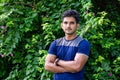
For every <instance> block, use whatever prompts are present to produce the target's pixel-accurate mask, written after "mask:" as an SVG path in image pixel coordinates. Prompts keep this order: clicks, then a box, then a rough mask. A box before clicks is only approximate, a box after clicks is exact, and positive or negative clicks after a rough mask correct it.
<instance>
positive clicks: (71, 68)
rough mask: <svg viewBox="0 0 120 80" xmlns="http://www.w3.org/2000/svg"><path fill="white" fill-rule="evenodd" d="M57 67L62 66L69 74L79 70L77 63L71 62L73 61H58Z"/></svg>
mask: <svg viewBox="0 0 120 80" xmlns="http://www.w3.org/2000/svg"><path fill="white" fill-rule="evenodd" d="M58 65H59V66H62V67H63V68H64V69H65V70H66V71H68V72H71V73H75V72H78V71H79V70H80V69H78V68H80V67H79V66H78V65H77V63H76V62H75V61H74V60H73V61H64V60H59V62H58Z"/></svg>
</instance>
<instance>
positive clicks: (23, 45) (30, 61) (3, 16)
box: [0, 0, 120, 80]
mask: <svg viewBox="0 0 120 80" xmlns="http://www.w3.org/2000/svg"><path fill="white" fill-rule="evenodd" d="M119 5H120V0H112V1H107V0H105V1H104V2H103V1H101V0H74V1H73V0H59V1H56V0H54V1H53V0H49V1H48V0H47V1H46V0H33V1H27V0H1V1H0V64H1V67H0V80H52V73H49V72H47V71H45V70H44V62H45V61H44V60H45V56H46V54H47V50H48V47H49V45H50V43H51V42H52V41H53V40H55V39H56V38H59V37H61V36H63V35H64V33H63V31H62V29H61V28H60V24H61V14H62V12H63V11H64V10H67V9H75V10H77V11H78V12H79V13H80V28H79V29H78V31H77V33H78V35H81V36H83V37H84V38H86V39H87V40H88V41H89V42H90V44H91V54H90V58H89V60H88V63H87V64H86V72H85V79H86V80H119V79H120V77H119V74H120V67H119V65H120V54H119V53H120V48H119V45H120V37H119V36H120V34H119V33H120V22H119V21H120V14H119V13H120V10H119V7H120V6H119ZM8 66H9V67H8Z"/></svg>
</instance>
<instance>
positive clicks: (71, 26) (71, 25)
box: [61, 17, 79, 35]
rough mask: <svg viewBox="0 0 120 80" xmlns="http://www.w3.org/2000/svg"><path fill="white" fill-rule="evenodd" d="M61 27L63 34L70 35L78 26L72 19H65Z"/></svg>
mask: <svg viewBox="0 0 120 80" xmlns="http://www.w3.org/2000/svg"><path fill="white" fill-rule="evenodd" d="M61 26H62V29H63V31H64V32H65V34H67V35H72V34H75V32H76V30H77V28H78V27H79V24H77V23H76V20H75V18H74V17H65V18H64V19H63V22H62V24H61Z"/></svg>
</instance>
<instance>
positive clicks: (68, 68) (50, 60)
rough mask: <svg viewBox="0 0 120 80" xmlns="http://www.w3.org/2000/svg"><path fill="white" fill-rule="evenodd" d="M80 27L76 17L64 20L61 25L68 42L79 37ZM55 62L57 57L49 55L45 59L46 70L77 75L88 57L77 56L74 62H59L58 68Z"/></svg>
mask: <svg viewBox="0 0 120 80" xmlns="http://www.w3.org/2000/svg"><path fill="white" fill-rule="evenodd" d="M78 27H79V24H78V23H76V20H75V18H74V17H65V18H64V19H63V22H62V23H61V28H62V29H63V31H64V32H65V38H66V40H72V39H74V38H75V37H76V36H77V35H76V30H77V28H78ZM55 60H56V56H55V55H52V54H48V55H47V56H46V59H45V70H48V71H50V72H53V73H64V72H71V73H76V72H79V71H80V70H81V69H82V68H83V67H84V65H85V63H86V62H87V60H88V56H87V55H85V54H76V55H75V58H74V60H72V61H64V60H59V62H58V65H59V66H56V64H55Z"/></svg>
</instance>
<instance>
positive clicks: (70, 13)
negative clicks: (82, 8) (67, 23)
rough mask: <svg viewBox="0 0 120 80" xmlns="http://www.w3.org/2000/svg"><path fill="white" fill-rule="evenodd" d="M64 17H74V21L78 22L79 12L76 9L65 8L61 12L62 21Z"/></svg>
mask: <svg viewBox="0 0 120 80" xmlns="http://www.w3.org/2000/svg"><path fill="white" fill-rule="evenodd" d="M65 17H74V18H75V20H76V23H79V14H78V12H77V11H76V10H66V11H65V12H63V14H62V21H63V19H64V18H65Z"/></svg>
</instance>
